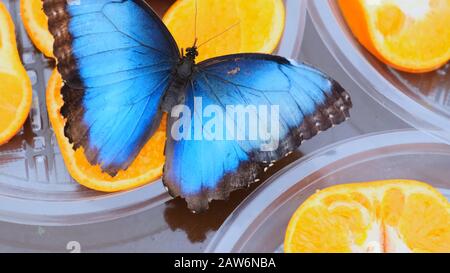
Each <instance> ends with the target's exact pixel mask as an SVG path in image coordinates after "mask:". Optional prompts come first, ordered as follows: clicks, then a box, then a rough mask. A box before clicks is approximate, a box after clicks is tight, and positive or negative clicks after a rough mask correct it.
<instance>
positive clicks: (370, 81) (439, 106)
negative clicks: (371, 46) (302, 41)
mask: <svg viewBox="0 0 450 273" xmlns="http://www.w3.org/2000/svg"><path fill="white" fill-rule="evenodd" d="M308 12H309V14H310V16H311V19H312V21H313V23H314V25H315V27H316V29H317V31H318V33H319V35H320V37H321V39H322V40H323V41H324V43H325V44H326V46H327V47H328V49H329V50H330V51H331V53H332V54H333V56H334V57H335V59H336V60H337V61H338V62H339V63H340V65H341V66H342V68H343V69H344V70H345V71H346V72H347V73H348V75H350V76H351V78H352V79H353V80H354V81H355V82H356V83H357V84H358V85H359V86H360V87H361V89H362V90H364V92H366V93H367V94H368V95H369V96H371V97H372V98H374V99H375V100H376V101H377V102H378V103H379V104H381V105H382V106H384V107H385V108H386V109H388V110H389V111H390V112H392V113H393V114H395V115H396V116H398V117H399V118H401V119H402V120H404V121H405V122H407V123H409V124H410V125H412V126H413V127H415V128H418V129H422V130H432V131H434V133H435V134H436V135H437V136H439V137H440V138H441V139H443V140H444V141H446V142H447V143H450V134H449V132H450V64H447V65H446V66H444V67H443V68H441V69H440V70H437V71H434V72H430V73H423V74H410V73H405V72H400V71H397V70H395V69H392V68H390V67H389V66H387V65H385V64H383V63H382V62H380V61H378V59H376V58H375V57H374V56H372V55H371V54H370V53H369V52H368V51H367V50H366V49H365V48H364V47H363V46H362V45H360V43H359V42H358V41H357V40H356V38H355V37H354V36H353V34H352V33H351V31H350V29H349V28H348V26H347V24H346V22H345V19H344V18H343V16H342V14H341V12H340V9H339V7H338V4H337V1H334V0H330V1H328V0H315V1H309V2H308Z"/></svg>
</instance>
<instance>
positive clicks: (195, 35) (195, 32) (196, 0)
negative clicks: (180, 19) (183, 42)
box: [194, 0, 198, 46]
mask: <svg viewBox="0 0 450 273" xmlns="http://www.w3.org/2000/svg"><path fill="white" fill-rule="evenodd" d="M197 20H198V0H195V21H194V39H195V40H194V46H195V45H196V44H197Z"/></svg>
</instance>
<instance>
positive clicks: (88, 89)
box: [44, 0, 179, 176]
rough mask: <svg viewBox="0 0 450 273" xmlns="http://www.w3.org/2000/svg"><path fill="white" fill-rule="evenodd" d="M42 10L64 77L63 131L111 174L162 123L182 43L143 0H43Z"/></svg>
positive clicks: (128, 160) (126, 163)
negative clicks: (177, 43)
mask: <svg viewBox="0 0 450 273" xmlns="http://www.w3.org/2000/svg"><path fill="white" fill-rule="evenodd" d="M44 11H45V13H46V14H47V15H48V17H49V29H50V31H51V33H52V34H53V36H54V37H55V44H54V54H55V56H56V57H57V59H58V70H59V72H60V73H61V75H62V77H63V79H64V81H65V86H64V88H63V90H62V95H63V99H64V106H63V107H62V109H61V113H62V114H63V116H64V117H65V118H67V122H66V126H65V135H66V137H68V139H69V140H70V142H71V143H73V144H74V149H77V148H78V147H83V148H84V150H85V154H86V156H87V158H88V160H89V161H90V162H91V163H92V164H100V165H101V168H102V169H103V171H105V172H107V173H109V174H110V175H112V176H114V175H116V173H117V172H118V171H119V170H122V169H126V168H127V167H128V166H129V165H130V164H131V163H132V161H133V160H134V159H135V157H136V156H137V154H138V153H139V151H140V150H141V148H142V147H143V145H144V144H145V143H146V142H147V140H148V139H149V138H150V137H151V136H152V134H153V133H154V131H155V130H156V128H158V126H159V123H160V120H161V111H160V103H161V101H162V99H163V96H164V93H165V90H166V89H167V87H168V83H169V81H170V74H171V71H172V69H173V68H174V66H175V65H176V63H177V62H178V60H179V51H178V47H177V45H176V43H175V41H174V39H173V37H172V36H171V34H170V33H169V31H168V30H167V28H166V27H165V26H164V24H163V23H162V21H161V20H160V19H159V18H158V16H157V15H156V14H155V13H154V12H153V11H152V9H151V8H150V7H149V6H148V5H147V4H145V2H144V1H139V0H128V1H127V0H122V1H119V0H81V1H66V0H45V1H44Z"/></svg>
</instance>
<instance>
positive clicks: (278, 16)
mask: <svg viewBox="0 0 450 273" xmlns="http://www.w3.org/2000/svg"><path fill="white" fill-rule="evenodd" d="M195 2H196V0H178V1H177V2H175V4H173V5H172V6H171V7H170V9H169V10H168V11H167V12H166V14H165V15H164V18H163V21H164V23H165V24H166V25H167V27H168V28H169V30H170V32H171V33H172V35H173V36H174V37H175V40H176V41H177V43H178V46H179V47H180V48H184V49H186V48H187V47H191V46H192V45H193V44H194V40H195V25H197V37H198V42H197V45H201V44H202V43H204V42H206V41H208V40H209V39H211V38H213V37H215V36H216V35H219V34H220V35H219V36H218V37H217V38H215V39H213V40H210V41H209V42H207V43H206V44H204V45H202V46H201V47H200V49H199V53H200V55H199V57H198V58H197V61H202V60H205V59H209V58H212V57H216V56H220V55H226V54H234V53H245V52H259V53H272V52H273V51H274V50H275V49H276V48H277V46H278V43H279V41H280V39H281V36H282V34H283V29H284V18H285V10H284V4H283V1H282V0H252V1H242V0H221V1H217V0H197V24H195V11H196V4H195ZM233 26H234V27H233ZM230 27H231V28H230ZM227 30H228V31H227ZM224 31H226V32H225V33H223V32H224ZM221 33H222V34H221Z"/></svg>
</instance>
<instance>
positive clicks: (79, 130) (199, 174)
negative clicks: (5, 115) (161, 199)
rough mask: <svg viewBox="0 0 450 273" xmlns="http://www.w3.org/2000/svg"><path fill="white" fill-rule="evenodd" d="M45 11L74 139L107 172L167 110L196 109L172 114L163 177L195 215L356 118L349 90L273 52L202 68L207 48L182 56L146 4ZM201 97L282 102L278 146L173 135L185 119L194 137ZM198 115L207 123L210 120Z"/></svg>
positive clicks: (92, 1) (55, 2)
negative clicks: (201, 56) (197, 102)
mask: <svg viewBox="0 0 450 273" xmlns="http://www.w3.org/2000/svg"><path fill="white" fill-rule="evenodd" d="M44 11H45V13H46V14H47V16H48V17H49V29H50V31H51V33H52V34H53V36H54V38H55V44H54V54H55V56H56V57H57V59H58V70H59V72H60V73H61V75H62V77H63V79H64V81H65V85H64V87H63V89H62V91H61V92H62V95H63V99H64V106H63V108H62V109H61V113H62V115H63V116H64V117H65V118H67V122H66V125H65V135H66V137H67V138H68V139H69V140H70V142H71V143H73V144H74V149H77V148H79V147H83V148H84V150H85V154H86V157H87V158H88V160H89V161H90V162H91V163H92V164H99V165H100V166H101V168H102V170H103V171H104V172H106V173H108V174H110V175H111V176H115V175H116V174H117V172H118V171H119V170H122V169H127V167H128V166H129V165H130V164H131V163H132V162H133V160H134V159H135V157H136V156H137V154H138V153H139V151H140V150H141V148H142V147H143V145H144V144H145V143H146V142H147V141H148V139H149V138H150V137H151V136H152V135H153V133H154V132H155V130H156V129H157V128H158V126H159V124H160V121H161V118H162V113H163V112H168V113H170V112H171V110H172V109H173V107H174V106H175V105H179V104H182V105H185V106H186V107H188V108H189V109H193V110H194V111H197V112H195V113H194V114H192V115H191V116H190V117H189V116H188V115H186V116H185V114H180V116H175V117H172V115H170V114H169V116H168V134H167V140H166V147H165V155H166V164H165V167H164V175H163V182H164V184H165V185H166V187H167V188H168V190H169V192H170V193H171V194H172V195H173V196H181V197H183V198H185V199H186V201H187V203H188V206H189V208H190V209H192V210H194V211H201V210H205V209H207V208H208V203H209V201H210V200H212V199H225V198H227V197H228V195H229V193H230V192H231V191H233V190H235V189H237V188H241V187H245V186H248V185H249V184H250V183H251V182H254V181H255V180H257V176H258V174H259V173H260V172H261V171H262V170H265V169H266V168H267V166H269V165H270V164H271V163H273V162H274V161H276V160H279V159H280V158H282V157H285V156H286V155H287V154H289V153H291V152H292V151H294V150H295V149H296V148H297V147H298V146H299V145H300V144H301V143H302V141H303V140H305V139H309V138H311V137H313V136H314V135H316V134H317V133H318V132H320V131H323V130H326V129H328V128H329V127H331V126H333V125H335V124H339V123H341V122H342V121H344V120H345V119H346V118H347V117H348V116H349V109H350V108H351V100H350V97H349V95H348V94H347V93H346V92H345V91H344V90H343V89H342V87H341V86H340V85H339V84H338V83H336V82H335V81H334V80H332V79H330V78H329V77H327V76H326V75H324V74H323V73H321V72H320V71H318V70H316V69H314V68H312V67H310V66H307V65H305V64H297V63H295V62H292V61H289V60H287V59H285V58H282V57H278V56H272V55H266V54H236V55H228V56H223V57H218V58H213V59H210V60H206V61H203V62H201V63H199V64H196V63H195V58H196V56H197V55H198V51H197V49H198V47H197V46H195V45H194V46H193V47H191V48H188V49H187V50H186V54H185V55H184V54H183V52H180V50H179V49H178V46H177V44H176V42H175V40H174V38H173V37H172V35H171V34H170V32H169V31H168V29H167V28H166V27H165V25H164V24H163V22H162V21H161V20H160V19H159V17H158V16H157V15H156V14H155V12H153V10H152V9H151V8H150V7H149V6H148V4H146V3H145V2H144V1H142V0H128V1H127V0H76V1H67V0H44ZM198 98H201V99H202V106H201V107H202V109H200V111H201V110H204V109H206V107H208V106H211V105H215V106H219V107H222V109H223V110H226V109H225V108H226V106H228V105H244V106H245V105H256V106H261V105H266V106H267V105H269V106H274V105H278V106H279V107H278V112H279V113H278V117H279V119H278V122H279V127H278V128H279V129H278V131H277V132H276V133H277V135H278V139H279V143H278V145H277V146H274V149H272V150H270V149H268V150H264V149H261V147H262V144H263V142H264V141H263V140H258V139H256V140H255V139H247V140H246V138H244V139H229V138H226V139H212V140H211V139H209V140H206V139H196V138H188V137H184V138H175V137H173V136H172V134H171V133H172V131H171V128H173V125H174V124H175V123H177V122H179V119H180V117H181V116H183V117H185V118H186V117H189V118H190V119H192V120H189V121H192V122H191V123H190V124H191V125H189V126H190V127H188V128H183V130H180V132H181V131H184V130H186V132H189V133H190V134H194V133H193V132H194V131H195V128H194V124H195V120H194V119H196V116H197V115H196V114H198V110H195V109H194V104H195V100H196V99H198ZM271 113H272V112H271ZM257 115H260V113H259V112H258V113H257ZM261 115H262V114H261ZM274 115H275V114H274ZM257 118H260V116H257ZM199 120H200V122H202V123H203V124H201V128H203V126H205V125H206V124H205V123H206V122H208V119H207V118H206V119H203V120H201V119H199ZM197 121H198V120H197ZM267 123H268V122H267ZM219 125H221V124H219ZM238 129H239V128H238ZM240 129H242V128H240ZM245 136H248V134H247V133H245ZM268 139H270V140H273V139H272V135H270V138H268Z"/></svg>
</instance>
